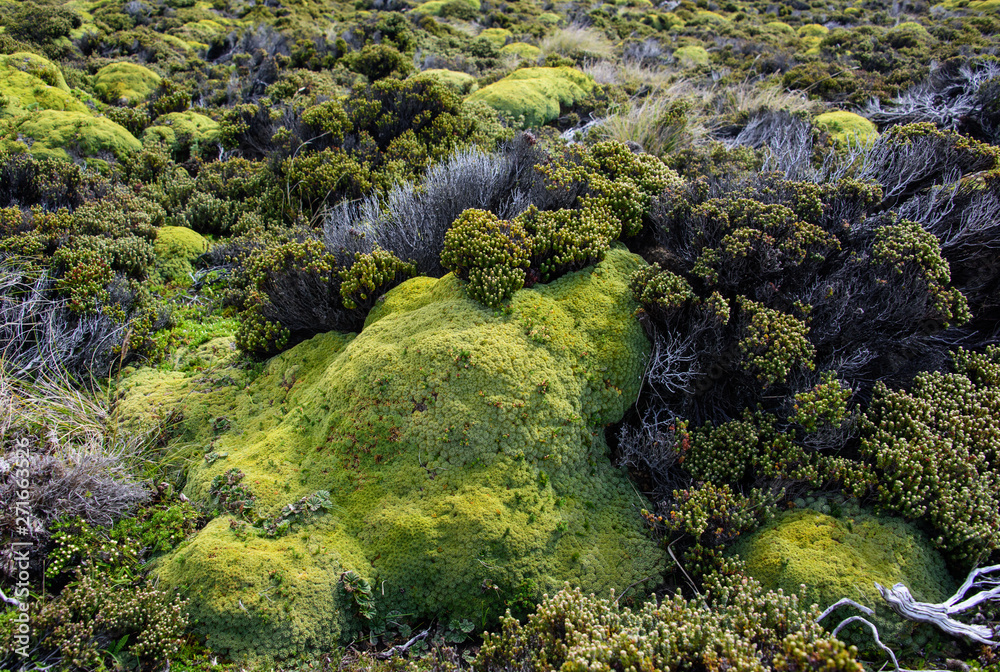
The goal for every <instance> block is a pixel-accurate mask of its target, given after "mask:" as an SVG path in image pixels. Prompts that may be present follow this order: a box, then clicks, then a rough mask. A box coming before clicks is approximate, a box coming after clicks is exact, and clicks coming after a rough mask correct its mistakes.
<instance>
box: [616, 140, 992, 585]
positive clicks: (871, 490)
mask: <svg viewBox="0 0 1000 672" xmlns="http://www.w3.org/2000/svg"><path fill="white" fill-rule="evenodd" d="M882 143H884V145H883V144H882ZM875 147H876V149H872V148H868V149H867V150H859V153H858V154H856V155H853V158H849V159H847V160H848V161H855V162H856V163H854V164H853V168H852V169H850V170H848V169H843V168H841V172H839V173H837V174H838V175H839V177H838V179H837V180H836V181H833V182H828V183H825V184H816V183H814V182H808V181H793V180H789V179H785V178H784V177H782V176H780V175H775V174H771V175H768V174H764V175H756V176H747V175H745V174H743V175H742V176H741V174H740V173H739V172H737V173H736V174H735V175H730V176H729V177H727V178H723V179H721V180H715V181H709V180H707V179H696V180H690V181H689V182H688V183H687V184H685V185H684V186H683V187H680V188H677V187H668V188H667V189H666V190H665V191H664V193H663V194H662V195H660V196H659V198H658V199H657V200H656V202H655V203H654V204H653V206H652V208H651V211H650V220H651V221H650V222H649V224H647V226H650V225H651V226H650V228H649V229H648V230H650V231H651V233H652V238H653V240H654V241H655V243H654V245H655V246H654V247H651V248H650V249H648V251H647V252H646V256H647V258H649V259H651V260H655V261H656V263H655V264H653V265H651V266H650V267H648V268H644V269H641V270H640V271H638V272H637V273H636V274H635V275H634V276H633V279H632V290H633V295H634V297H635V299H636V300H637V301H638V302H639V303H640V304H641V305H642V307H643V313H644V315H643V320H644V324H645V325H646V327H647V331H648V333H649V335H650V338H651V340H652V342H653V351H652V354H651V359H650V364H649V367H648V369H647V382H648V384H649V385H650V388H651V391H652V392H653V394H652V395H650V396H648V397H647V398H646V401H645V402H642V400H640V407H639V408H638V409H637V410H636V411H635V415H634V419H633V420H632V421H631V422H630V423H628V424H626V425H625V426H623V427H622V428H621V429H620V430H619V435H618V439H619V441H618V448H617V452H618V457H619V460H620V461H621V462H622V463H624V464H627V465H629V466H630V467H631V468H633V469H635V470H637V473H639V474H644V475H645V474H648V477H649V478H650V480H651V481H652V484H653V486H652V491H653V493H654V498H655V499H654V501H655V504H656V506H655V508H654V511H653V512H652V513H650V514H649V520H650V522H651V524H653V525H654V527H655V528H657V529H660V530H661V531H663V532H665V533H666V535H667V536H666V539H669V540H671V541H672V542H674V543H675V546H674V549H675V550H676V551H677V552H678V554H679V555H678V557H680V558H682V562H683V563H684V566H685V567H686V568H687V569H688V571H689V572H691V573H693V574H696V575H701V576H705V575H707V574H709V573H711V572H712V571H715V570H717V569H718V568H719V567H720V566H722V564H724V560H723V559H722V556H721V553H720V549H721V547H722V546H723V542H717V541H716V540H714V539H712V538H711V536H709V537H708V538H704V537H703V536H700V535H699V533H698V530H700V527H696V528H693V529H687V527H685V525H688V526H689V525H690V521H692V520H697V521H704V520H706V519H709V520H714V521H718V522H717V523H715V524H713V525H712V526H711V528H712V529H713V530H715V532H716V535H715V536H716V538H717V539H727V538H732V536H734V535H735V534H737V533H739V532H741V531H742V532H745V531H749V530H752V529H753V528H754V527H756V525H757V524H758V522H757V521H756V520H755V519H754V518H753V516H750V517H747V518H743V517H740V516H736V517H735V518H734V517H732V514H733V512H734V511H737V512H740V511H749V510H760V511H763V510H766V503H767V502H775V501H779V500H782V499H789V500H794V499H795V498H796V497H797V496H799V494H800V493H804V492H809V491H829V490H831V489H833V490H840V491H842V492H843V493H845V494H847V495H853V496H856V497H860V498H864V497H868V496H874V497H875V498H876V499H878V501H880V502H881V504H882V505H884V506H887V507H889V508H891V509H893V510H895V511H897V512H898V513H899V515H902V516H904V517H907V518H912V519H918V520H923V521H925V522H926V523H927V524H928V525H929V526H930V527H931V528H932V529H933V533H934V535H935V536H936V537H937V542H938V544H939V546H940V547H941V548H942V549H943V550H945V551H946V552H948V553H949V554H950V556H951V557H952V558H953V559H954V560H955V561H957V562H961V563H964V564H965V565H966V566H969V565H972V564H973V563H976V562H983V561H985V560H986V558H987V556H988V555H989V554H990V553H991V552H992V551H993V550H994V546H993V545H992V542H987V541H986V539H987V536H986V535H987V534H988V533H987V530H990V529H992V528H993V525H994V523H993V522H992V519H988V520H987V518H988V516H987V518H983V517H982V516H984V515H986V514H982V513H977V512H980V511H990V510H992V509H993V508H995V505H994V503H993V502H992V500H985V499H983V497H985V496H986V495H985V493H986V492H988V491H989V488H990V487H992V486H991V485H989V483H992V480H991V479H992V471H991V468H987V467H986V466H985V465H986V464H988V463H990V460H991V459H992V458H989V457H987V456H986V455H985V454H983V457H981V458H979V459H980V460H981V461H980V462H979V463H978V464H979V465H980V466H979V467H978V468H977V467H976V466H974V465H976V464H977V462H976V459H977V458H975V457H973V454H972V453H969V454H968V455H967V454H966V453H965V452H963V451H962V449H959V450H958V451H956V452H955V453H954V463H955V465H956V466H955V467H952V469H957V468H958V466H961V465H968V466H967V467H964V471H962V472H961V473H962V475H961V476H955V477H954V478H952V477H946V478H941V479H940V480H939V477H940V476H942V475H943V474H944V473H947V469H946V468H945V464H947V463H949V462H950V461H951V460H950V459H945V460H944V461H943V462H942V460H941V459H940V457H939V456H942V455H946V454H950V453H951V451H952V450H953V449H952V448H951V447H950V446H951V441H953V439H952V438H950V437H951V434H949V432H950V431H952V430H949V429H946V428H945V425H946V424H948V423H946V422H945V421H943V418H942V420H941V421H939V422H938V423H937V424H934V425H933V426H929V427H928V428H927V429H921V430H920V436H921V437H923V436H925V435H926V436H930V435H934V436H943V437H948V438H943V439H941V440H945V441H948V442H949V443H948V446H949V448H947V449H945V448H944V447H943V446H937V447H934V444H930V443H925V444H924V445H927V449H928V450H929V451H932V454H933V455H934V456H933V457H931V453H928V454H923V453H920V451H914V450H913V448H912V445H913V442H914V441H917V440H918V439H915V438H910V437H909V433H910V432H911V431H912V430H910V429H909V428H910V427H911V426H912V425H911V424H910V423H911V422H913V420H911V417H912V418H913V419H917V418H920V417H921V416H920V413H919V412H918V411H917V410H916V409H917V408H921V407H922V406H921V405H924V404H925V405H926V408H927V411H926V412H931V409H933V408H935V404H933V403H929V402H926V401H922V399H923V397H924V396H927V395H929V393H928V392H926V390H928V389H929V386H930V383H929V382H928V381H929V380H931V378H929V377H930V376H932V375H933V376H941V375H944V374H928V373H925V374H921V376H918V378H917V382H915V383H913V387H912V388H911V389H909V391H902V390H901V391H898V392H890V391H889V387H890V386H896V387H899V386H902V385H908V384H909V383H910V381H911V379H912V377H913V375H914V374H915V373H916V372H918V371H920V370H923V369H935V368H938V367H940V366H942V365H943V364H944V362H945V360H946V358H947V353H948V350H949V343H950V342H954V341H949V339H948V338H947V337H946V338H942V334H948V333H956V332H958V333H965V334H972V333H975V332H973V331H972V330H970V328H969V327H963V326H962V325H966V324H968V323H969V322H970V320H971V318H972V314H971V312H970V310H969V302H968V300H967V299H966V297H965V295H964V294H963V293H962V291H960V287H961V285H959V286H956V283H955V282H954V281H953V278H952V273H951V271H950V268H949V263H948V260H947V258H946V255H945V252H944V249H945V245H946V244H948V241H949V240H952V238H951V235H950V234H952V232H954V231H955V230H956V229H954V228H953V229H949V228H947V226H946V225H941V226H937V227H935V226H933V225H931V226H928V227H927V228H924V227H922V226H921V225H920V224H919V223H917V222H915V221H913V220H910V219H907V218H906V217H905V216H901V213H906V214H911V213H912V214H914V215H916V214H918V213H920V214H921V218H922V219H924V220H925V221H930V222H935V221H941V220H947V219H948V218H949V217H950V216H951V214H950V213H951V211H950V207H945V206H944V205H943V204H942V203H941V201H940V199H941V195H942V193H951V194H955V195H956V197H957V198H961V197H959V196H958V194H962V193H963V192H962V191H961V190H960V189H959V188H955V189H954V190H952V191H951V192H947V191H946V190H945V189H944V188H942V187H934V188H931V185H933V183H934V181H935V180H938V179H941V178H942V177H949V178H950V179H954V175H955V174H956V173H954V172H953V173H951V175H950V176H949V175H947V171H948V170H955V169H957V170H958V171H962V170H980V169H982V168H983V167H990V166H992V165H994V163H993V162H994V159H993V158H992V148H987V147H985V146H982V145H978V144H976V143H974V142H972V141H968V140H967V139H963V138H960V137H959V136H957V135H954V134H950V135H949V134H948V133H945V132H941V131H937V130H934V129H933V128H928V127H925V126H920V125H916V126H900V127H897V129H894V131H892V132H890V133H886V134H884V135H883V136H882V138H880V139H879V141H877V142H876V143H875ZM877 147H882V148H881V149H877ZM888 147H895V148H897V150H898V151H897V152H896V153H895V154H892V155H890V154H889V152H888V149H886V148H888ZM931 147H935V148H936V149H935V150H934V151H933V152H932V150H931ZM925 153H926V156H927V157H928V159H929V163H922V164H919V165H918V163H919V162H917V161H916V159H915V157H917V156H918V155H919V156H924V155H925ZM932 155H933V156H932ZM911 163H912V166H911ZM948 166H952V168H948ZM876 175H877V176H878V180H877V181H876V180H875V179H873V176H876ZM858 176H862V177H864V178H865V179H864V180H861V179H858ZM986 184H989V183H988V182H986ZM883 186H885V188H884V189H883ZM957 198H956V200H957ZM910 199H914V200H913V201H911V200H910ZM921 204H922V205H923V206H924V208H925V209H923V210H922V209H921V207H920V206H921ZM935 207H936V208H939V210H938V211H937V212H939V213H941V215H942V216H941V220H939V219H938V218H937V217H936V216H935V215H934V214H928V210H929V211H931V213H933V211H934V209H935ZM952 221H956V220H952ZM974 221H977V220H974ZM956 228H957V229H958V230H959V231H961V230H962V229H961V228H960V227H956ZM967 230H969V231H970V232H972V231H974V232H975V233H974V234H973V236H974V237H973V238H972V240H977V241H984V240H985V238H989V237H990V233H987V232H989V231H991V229H990V228H989V226H988V225H987V226H985V227H984V226H983V225H981V224H978V223H973V224H971V225H969V228H968V229H967ZM939 235H940V237H939ZM991 240H992V238H991ZM966 249H969V248H966ZM966 254H967V253H966ZM956 258H961V256H960V255H957V254H956ZM963 275H964V274H963ZM980 277H981V276H980ZM960 282H962V283H963V284H965V283H966V282H967V281H962V280H960ZM973 296H976V297H979V296H982V295H975V294H974V295H973ZM981 337H982V336H980V338H981ZM956 338H957V337H956ZM958 357H965V355H958ZM963 361H964V360H963ZM977 366H978V365H977ZM956 370H957V367H956ZM925 377H927V378H926V379H925ZM952 395H953V396H954V392H952ZM873 396H874V401H873V402H872V406H871V409H870V411H869V414H870V415H869V416H863V410H864V409H865V407H866V406H867V404H868V401H869V400H871V399H872V397H873ZM911 399H912V400H913V401H909V400H911ZM917 400H921V401H917ZM908 404H914V406H913V409H911V408H910V406H909V405H908ZM897 408H898V410H896V409H897ZM948 408H950V407H948ZM963 412H966V413H968V412H969V411H963ZM953 415H955V414H954V413H953ZM955 417H960V416H959V415H955ZM881 418H885V421H882V420H880V419H881ZM904 418H905V420H904ZM917 426H919V425H917ZM968 431H969V432H971V431H972V430H971V428H970V430H968ZM919 441H925V439H923V438H921V439H919ZM912 459H918V460H922V461H921V463H920V464H914V463H911V462H909V460H912ZM973 472H975V473H973ZM976 473H980V474H983V475H982V476H981V477H979V479H978V481H977V482H978V483H982V484H984V490H983V493H984V495H983V496H978V495H973V496H969V495H967V494H965V493H963V494H958V491H957V490H955V489H953V488H959V487H966V486H959V485H958V484H959V483H962V484H966V483H967V482H968V479H970V478H971V479H976V478H977V476H976ZM931 483H935V485H934V486H931V485H930V484H931ZM695 484H696V485H695ZM729 489H731V490H729ZM734 493H748V494H734ZM970 501H973V502H980V503H979V504H975V505H973V506H975V507H977V508H976V509H975V511H976V512H974V511H973V510H972V509H969V508H967V506H968V505H967V504H966V503H968V502H970ZM750 502H755V503H756V502H761V503H763V504H760V505H756V504H755V506H756V509H755V508H754V506H751V505H750ZM945 502H948V504H946V503H945ZM952 502H962V504H952ZM692 506H694V507H696V508H695V510H697V511H698V512H699V513H698V515H697V516H692V513H691V507H692ZM950 507H951V508H950ZM954 507H959V508H961V510H958V509H956V508H954ZM991 507H992V508H991ZM932 509H937V510H938V511H939V512H940V513H941V516H940V517H932V516H931V514H930V511H931V510H932ZM921 516H923V518H921ZM953 520H961V521H963V522H962V523H961V524H957V523H954V522H948V521H953ZM678 541H679V542H680V543H679V544H677V543H676V542H678Z"/></svg>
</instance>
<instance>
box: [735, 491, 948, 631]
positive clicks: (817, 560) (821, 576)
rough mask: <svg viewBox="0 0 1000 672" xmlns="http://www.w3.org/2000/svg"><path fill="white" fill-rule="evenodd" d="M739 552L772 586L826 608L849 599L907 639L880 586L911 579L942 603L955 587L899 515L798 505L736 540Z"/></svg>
mask: <svg viewBox="0 0 1000 672" xmlns="http://www.w3.org/2000/svg"><path fill="white" fill-rule="evenodd" d="M732 551H733V552H734V553H737V554H739V555H740V557H741V558H743V560H744V561H745V562H746V568H747V572H748V573H749V574H750V575H751V576H753V577H754V578H756V579H758V580H759V581H760V582H761V583H762V584H763V585H764V587H765V588H769V589H772V590H774V589H777V588H781V589H783V590H784V591H785V592H786V593H792V592H796V593H798V592H800V586H801V585H805V586H806V591H805V593H804V597H805V599H806V600H807V603H808V602H810V601H811V602H816V603H818V604H819V605H820V607H821V608H826V607H828V606H830V605H831V604H833V603H834V602H836V601H838V600H840V599H841V598H844V597H849V598H851V599H852V600H855V601H856V602H860V603H862V604H864V605H866V606H868V607H870V608H872V609H874V610H875V613H876V616H877V621H878V623H879V624H880V625H882V626H883V627H882V628H881V631H882V633H883V637H886V636H888V637H889V638H890V639H895V640H897V641H898V640H899V638H900V632H901V624H900V623H899V621H898V619H897V618H895V617H894V616H893V614H892V612H891V611H890V610H889V609H888V607H887V606H886V605H885V602H884V601H883V600H882V597H881V595H879V593H878V590H877V589H876V588H875V582H876V581H877V582H878V583H880V584H882V585H883V586H892V585H895V584H896V583H904V584H906V586H907V587H908V588H909V589H910V592H912V593H913V595H914V597H915V598H916V599H918V600H921V601H925V602H941V601H943V600H945V599H947V597H948V595H950V594H951V593H952V592H953V588H954V585H953V582H952V579H951V577H950V576H949V575H948V571H947V569H946V568H945V564H944V561H943V560H942V559H941V556H940V555H939V554H938V552H937V551H936V550H935V549H934V547H933V545H932V544H931V542H930V540H929V539H928V538H927V536H926V535H924V534H923V533H922V532H920V531H918V530H917V529H915V528H914V527H913V526H912V525H910V524H908V523H906V522H904V521H902V520H900V519H898V518H887V517H876V516H873V515H869V514H865V513H861V512H857V511H856V512H854V515H845V516H842V517H841V518H834V517H832V516H828V515H824V514H822V513H819V512H817V511H814V510H812V509H802V510H799V511H792V512H789V513H786V514H784V515H782V516H779V517H778V518H776V519H775V520H774V521H772V522H771V523H769V524H768V525H766V526H765V527H763V528H762V529H760V530H758V531H757V532H755V533H754V534H752V535H750V536H748V537H747V538H745V539H743V540H742V541H740V542H739V543H738V544H736V545H735V546H734V547H733V548H732Z"/></svg>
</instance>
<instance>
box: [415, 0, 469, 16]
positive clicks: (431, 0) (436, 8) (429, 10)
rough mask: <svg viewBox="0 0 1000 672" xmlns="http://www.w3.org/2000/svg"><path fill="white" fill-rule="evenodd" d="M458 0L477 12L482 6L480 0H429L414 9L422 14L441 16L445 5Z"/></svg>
mask: <svg viewBox="0 0 1000 672" xmlns="http://www.w3.org/2000/svg"><path fill="white" fill-rule="evenodd" d="M456 1H457V2H461V3H463V4H466V5H468V6H469V8H470V9H473V10H474V11H477V12H478V11H479V10H480V8H481V7H482V2H481V1H480V0H427V2H423V3H421V4H419V5H417V6H416V7H415V8H414V11H415V12H417V13H420V14H428V15H431V16H440V14H441V12H442V11H443V10H444V8H445V5H447V4H449V3H451V2H456Z"/></svg>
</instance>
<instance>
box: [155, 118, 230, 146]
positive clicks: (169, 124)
mask: <svg viewBox="0 0 1000 672" xmlns="http://www.w3.org/2000/svg"><path fill="white" fill-rule="evenodd" d="M149 137H156V138H159V139H161V140H163V141H164V142H165V143H166V144H167V145H168V146H169V147H170V148H171V149H175V150H179V149H182V148H189V147H191V146H192V145H206V144H212V143H215V142H218V140H219V122H217V121H215V120H214V119H212V118H211V117H206V116H205V115H204V114H198V113H197V112H192V111H191V110H186V111H184V112H171V113H170V114H164V115H162V116H159V117H157V118H156V121H154V122H153V125H152V126H150V127H149V128H147V129H146V133H145V135H144V136H143V140H144V141H145V140H146V139H147V138H149Z"/></svg>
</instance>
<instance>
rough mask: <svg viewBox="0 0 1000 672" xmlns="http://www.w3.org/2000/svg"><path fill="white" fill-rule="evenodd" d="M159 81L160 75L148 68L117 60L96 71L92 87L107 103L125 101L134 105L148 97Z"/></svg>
mask: <svg viewBox="0 0 1000 672" xmlns="http://www.w3.org/2000/svg"><path fill="white" fill-rule="evenodd" d="M160 81H161V78H160V76H159V75H158V74H156V73H155V72H153V71H152V70H150V69H149V68H146V67H143V66H141V65H137V64H135V63H129V62H128V61H118V62H117V63H112V64H110V65H106V66H104V67H103V68H101V69H100V70H98V71H97V74H95V75H94V80H93V87H94V91H95V92H96V93H97V95H98V96H99V97H100V98H101V99H102V100H104V101H105V102H107V103H119V102H125V103H126V104H128V105H136V104H138V103H141V102H143V101H144V100H146V99H147V98H149V96H150V94H152V93H153V91H155V90H156V88H157V87H158V86H159V85H160Z"/></svg>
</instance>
